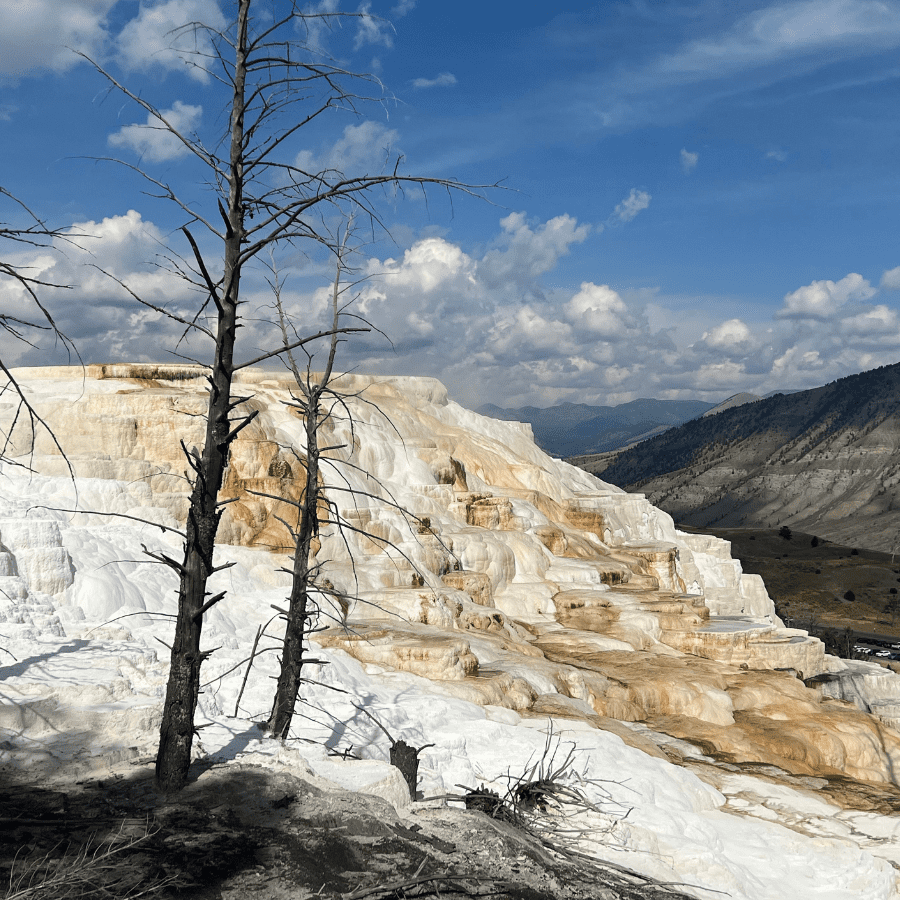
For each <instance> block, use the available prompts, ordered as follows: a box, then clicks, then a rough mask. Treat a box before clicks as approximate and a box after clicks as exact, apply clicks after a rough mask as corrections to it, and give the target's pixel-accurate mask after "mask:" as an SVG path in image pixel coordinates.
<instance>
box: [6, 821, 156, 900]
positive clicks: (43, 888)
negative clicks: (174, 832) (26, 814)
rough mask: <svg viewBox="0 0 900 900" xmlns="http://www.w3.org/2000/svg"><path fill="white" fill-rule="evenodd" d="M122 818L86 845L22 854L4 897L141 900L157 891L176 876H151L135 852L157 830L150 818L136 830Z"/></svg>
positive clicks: (16, 899) (12, 899)
mask: <svg viewBox="0 0 900 900" xmlns="http://www.w3.org/2000/svg"><path fill="white" fill-rule="evenodd" d="M134 831H135V828H134V826H133V825H130V824H128V823H127V822H123V823H122V824H121V825H120V826H119V828H118V830H116V831H115V832H114V833H113V834H111V835H107V836H105V837H103V838H99V839H98V838H97V837H96V835H93V836H91V838H89V839H88V841H87V842H86V843H84V844H82V845H81V846H74V847H73V846H72V845H66V846H65V847H62V846H60V845H57V846H56V847H54V848H53V849H52V850H50V851H49V852H46V853H36V852H32V853H23V854H21V855H17V856H16V859H15V861H14V862H13V866H12V868H11V870H10V875H9V886H8V889H7V891H6V894H5V897H4V900H89V898H101V897H102V898H107V900H108V898H115V900H137V898H139V897H151V896H155V895H158V894H159V893H160V892H161V891H162V890H163V889H164V888H165V887H167V886H168V885H170V884H171V883H172V881H173V879H171V878H160V879H152V880H149V881H148V880H147V878H146V876H145V873H144V870H143V867H142V866H140V865H138V864H137V863H136V862H135V861H133V860H132V859H131V858H130V857H131V856H132V855H133V854H135V853H136V852H140V851H141V850H142V845H143V844H144V843H145V842H146V841H147V840H148V839H149V838H151V837H152V836H153V834H154V833H155V832H154V831H153V830H152V829H151V828H150V826H149V824H148V823H146V822H145V823H143V824H142V825H141V826H139V828H138V831H137V833H133V832H134Z"/></svg>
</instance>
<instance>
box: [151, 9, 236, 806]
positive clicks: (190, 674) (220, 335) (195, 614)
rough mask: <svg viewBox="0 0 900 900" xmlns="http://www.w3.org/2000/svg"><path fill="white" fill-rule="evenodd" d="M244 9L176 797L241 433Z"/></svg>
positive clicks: (173, 682)
mask: <svg viewBox="0 0 900 900" xmlns="http://www.w3.org/2000/svg"><path fill="white" fill-rule="evenodd" d="M249 9H250V0H239V12H238V28H237V44H236V48H235V50H236V57H235V79H234V94H233V101H232V107H231V123H230V132H231V148H230V151H231V155H230V184H229V192H228V211H227V215H226V216H225V218H226V229H227V230H226V235H225V270H224V277H223V280H222V290H221V292H219V291H217V290H216V287H215V286H214V285H212V284H211V283H210V284H209V288H210V294H211V296H212V299H213V301H214V302H215V304H216V307H217V311H218V328H217V333H216V350H215V359H214V361H213V366H212V373H211V375H210V379H209V380H210V393H209V411H208V413H207V419H206V439H205V444H204V447H203V454H202V456H200V457H199V458H198V457H197V456H196V455H191V454H188V462H189V463H190V465H191V467H192V468H193V470H194V487H193V490H192V491H191V504H190V510H189V512H188V521H187V528H186V538H185V544H184V562H183V564H182V566H181V569H180V574H181V579H180V584H179V589H178V621H177V623H176V626H175V640H174V642H173V643H172V657H171V668H170V670H169V682H168V685H167V687H166V701H165V706H164V707H163V719H162V725H161V727H160V741H159V751H158V753H157V757H156V783H157V785H158V787H160V788H161V789H162V790H165V791H177V790H179V789H180V788H181V787H183V785H184V783H185V781H186V780H187V773H188V769H189V767H190V764H191V744H192V742H193V739H194V714H195V712H196V708H197V698H198V696H199V693H200V665H201V663H202V662H203V659H204V656H205V654H203V653H201V651H200V633H201V630H202V627H203V613H204V612H205V611H206V609H208V608H209V607H210V606H212V604H213V603H214V602H216V600H217V599H220V598H218V597H214V598H212V599H211V600H210V601H207V591H206V582H207V580H208V578H209V576H210V575H212V574H213V572H214V571H215V567H214V565H213V550H214V547H215V540H216V532H217V530H218V527H219V519H220V518H221V515H222V511H221V509H220V508H219V505H218V497H219V490H220V489H221V487H222V481H223V478H224V475H225V467H226V466H227V465H228V450H229V447H230V446H231V442H232V441H233V440H234V438H235V436H236V434H237V430H239V428H240V427H241V426H239V428H238V429H236V430H234V431H232V428H231V422H230V421H229V414H230V413H231V410H232V403H231V382H232V377H233V375H234V340H235V334H236V331H237V304H238V297H239V290H240V276H241V267H240V253H241V242H242V238H243V214H242V204H243V182H244V170H243V154H244V148H243V140H244V85H245V81H246V75H247V67H246V52H247V22H248V14H249ZM198 257H199V254H198ZM246 421H248V420H246V419H245V421H244V424H246Z"/></svg>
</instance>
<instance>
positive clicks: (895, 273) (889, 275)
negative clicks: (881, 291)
mask: <svg viewBox="0 0 900 900" xmlns="http://www.w3.org/2000/svg"><path fill="white" fill-rule="evenodd" d="M881 287H882V288H886V289H887V290H890V291H900V266H897V268H896V269H888V270H887V271H886V272H885V273H884V274H883V275H882V276H881Z"/></svg>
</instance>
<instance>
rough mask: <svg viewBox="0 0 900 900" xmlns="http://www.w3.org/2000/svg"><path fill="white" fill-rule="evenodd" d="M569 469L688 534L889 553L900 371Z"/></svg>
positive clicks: (898, 516)
mask: <svg viewBox="0 0 900 900" xmlns="http://www.w3.org/2000/svg"><path fill="white" fill-rule="evenodd" d="M573 461H574V462H577V464H579V465H581V467H582V468H585V469H587V470H588V471H590V472H593V473H594V474H598V475H601V477H602V478H603V479H604V480H605V481H609V482H611V483H613V484H616V485H619V486H620V487H625V488H627V489H628V490H629V491H640V492H642V493H644V494H646V495H647V497H648V499H649V500H650V501H651V502H652V503H653V504H654V505H656V506H659V507H661V508H662V509H664V510H665V511H666V512H668V513H670V514H671V515H672V516H673V517H674V518H675V519H676V520H677V521H680V522H684V523H685V524H688V525H693V526H697V527H701V528H710V527H719V528H725V527H736V526H748V527H773V526H779V525H785V524H786V525H789V526H790V527H791V528H794V529H798V530H801V531H804V532H808V533H811V534H816V535H819V537H824V538H828V539H829V540H832V541H835V542H839V543H843V544H847V545H849V546H856V547H866V548H869V549H873V550H883V551H887V552H890V551H892V550H893V549H894V547H895V546H896V545H897V542H898V539H900V365H893V366H885V367H883V368H881V369H876V370H873V371H871V372H863V373H861V374H859V375H853V376H850V377H848V378H843V379H841V380H839V381H836V382H833V383H832V384H829V385H825V386H824V387H821V388H816V389H815V390H811V391H803V392H801V393H797V394H791V395H790V396H784V395H776V396H775V397H770V398H768V399H765V400H760V401H757V402H755V403H750V404H746V405H744V406H740V407H737V408H735V409H729V410H725V411H724V412H722V413H719V414H718V415H715V416H709V417H705V418H702V419H698V420H695V421H692V422H687V423H686V424H684V425H682V426H680V427H679V428H675V429H672V430H671V431H668V432H666V433H665V434H662V435H659V436H658V437H656V438H652V439H650V440H648V441H644V442H643V443H641V444H639V445H637V446H635V447H632V448H630V449H629V450H625V451H623V452H622V453H620V454H618V455H616V456H615V457H612V458H611V457H610V456H606V457H600V458H590V457H582V458H579V459H578V460H573Z"/></svg>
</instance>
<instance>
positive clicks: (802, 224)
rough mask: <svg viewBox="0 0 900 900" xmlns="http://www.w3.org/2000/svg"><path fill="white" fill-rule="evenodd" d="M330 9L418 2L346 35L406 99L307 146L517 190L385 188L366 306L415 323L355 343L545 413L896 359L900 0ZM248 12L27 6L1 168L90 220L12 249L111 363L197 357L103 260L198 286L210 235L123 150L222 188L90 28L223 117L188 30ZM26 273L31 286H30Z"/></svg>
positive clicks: (385, 366)
mask: <svg viewBox="0 0 900 900" xmlns="http://www.w3.org/2000/svg"><path fill="white" fill-rule="evenodd" d="M279 2H280V0H279ZM270 3H271V0H265V2H264V3H263V2H260V8H263V7H265V6H266V4H270ZM321 8H324V9H334V8H341V9H343V10H348V11H353V10H358V9H363V10H364V11H365V10H368V11H370V12H371V13H373V14H376V15H378V16H381V17H384V19H386V20H390V22H391V23H392V27H390V26H388V25H387V24H386V22H385V21H383V20H378V21H374V20H373V21H363V22H360V21H359V20H355V21H353V22H348V23H346V24H345V26H344V27H343V28H342V29H340V30H338V31H335V32H332V33H329V34H323V35H320V36H319V38H318V40H319V41H320V45H321V49H325V50H327V51H328V52H330V53H331V54H333V55H334V57H335V58H337V59H339V60H340V61H341V63H342V64H346V65H347V66H348V67H352V68H354V70H356V71H368V72H373V73H375V74H377V75H378V77H379V78H380V79H381V80H382V82H383V83H384V85H385V86H386V87H387V89H388V90H389V91H390V93H391V94H392V95H393V97H394V98H396V99H395V100H390V101H389V102H387V103H384V104H373V105H370V106H366V107H364V108H362V110H361V114H360V115H359V116H357V117H352V116H349V115H347V114H340V113H338V114H335V115H334V116H333V117H331V118H330V119H328V120H327V121H323V122H322V123H321V124H318V125H316V126H315V127H314V128H310V129H306V130H305V131H304V132H301V139H299V140H298V141H297V142H295V144H294V146H292V147H291V148H290V152H291V153H292V154H293V155H294V156H295V158H300V157H301V156H302V157H303V158H304V159H305V160H306V161H307V162H310V163H313V164H316V163H318V164H319V165H322V166H325V165H337V166H340V167H342V168H343V169H345V170H346V171H348V172H349V171H354V172H365V173H372V172H374V171H377V170H378V169H379V168H380V167H381V166H382V165H383V164H384V160H385V158H387V157H388V156H391V155H396V154H397V153H402V154H403V155H404V166H405V171H406V172H408V173H410V174H422V175H434V176H438V177H456V178H459V179H461V180H463V181H466V182H471V183H491V182H494V181H497V180H500V179H502V180H503V184H504V185H505V187H506V188H508V189H507V190H503V191H494V192H491V193H490V194H489V197H490V200H491V201H492V202H491V203H484V202H479V201H474V200H468V199H465V198H457V199H456V200H455V201H454V203H453V206H452V208H451V207H450V205H449V204H448V203H447V202H446V201H445V200H444V199H443V198H442V197H441V196H440V195H439V194H438V195H433V196H432V197H431V199H430V201H429V203H428V204H427V205H426V204H425V203H423V202H422V201H421V199H420V198H419V197H418V195H408V196H407V197H406V198H405V199H398V200H392V199H390V198H385V201H384V204H383V206H382V207H381V208H382V211H383V213H384V217H385V221H386V222H387V224H388V225H389V226H390V231H391V237H392V240H387V239H385V238H383V237H379V239H378V240H377V241H375V242H374V243H370V244H369V245H368V246H366V247H365V248H364V251H363V252H362V253H361V254H360V255H359V257H358V265H359V267H360V269H361V270H362V271H363V272H364V273H366V274H367V275H368V276H369V277H368V279H367V280H366V281H365V282H364V284H363V286H362V287H361V289H360V297H359V300H358V308H359V309H360V311H361V312H363V313H364V314H365V315H367V316H368V317H369V318H371V320H372V321H373V323H374V324H376V325H377V326H378V327H380V328H382V329H383V330H384V331H385V332H386V333H387V334H388V335H389V336H390V338H391V340H392V342H393V346H392V347H391V346H389V345H387V344H386V343H385V342H384V341H383V340H380V339H379V340H376V339H374V338H362V339H359V340H356V341H354V342H353V343H351V344H350V345H348V346H347V347H346V348H345V356H344V364H345V366H346V367H348V368H349V367H357V368H359V369H361V370H366V371H379V372H393V373H397V374H416V375H430V376H435V377H438V378H440V379H441V380H442V381H444V382H445V383H446V384H447V385H448V387H449V388H450V391H451V394H452V395H453V396H454V397H455V398H457V399H459V400H460V401H461V402H463V403H465V404H467V405H478V404H479V403H482V402H487V401H491V402H494V403H498V404H500V405H506V406H518V405H523V404H526V403H532V404H535V405H539V406H546V405H551V404H553V403H556V402H560V401H564V400H571V401H574V402H588V403H618V402H624V401H627V400H630V399H634V398H637V397H651V396H652V397H661V398H699V399H705V400H709V401H710V402H715V401H718V400H721V399H724V398H725V397H727V396H729V395H730V394H733V393H737V392H739V391H753V392H756V393H767V392H769V391H772V390H776V389H800V388H805V387H813V386H816V385H819V384H823V383H825V382H827V381H830V380H833V379H834V378H837V377H840V376H843V375H846V374H850V373H853V372H858V371H862V370H864V369H868V368H873V367H875V366H878V365H883V364H887V363H892V362H895V361H897V359H898V358H900V244H898V235H900V221H898V220H900V203H898V193H900V164H898V159H900V152H898V149H900V148H898V143H900V140H898V129H900V119H898V117H897V115H896V110H897V109H898V100H900V54H898V50H900V0H790V2H781V3H771V2H770V3H764V2H745V0H727V2H718V0H693V2H690V3H686V2H685V3H682V2H667V0H657V2H649V0H647V2H645V0H631V2H605V0H604V2H599V3H597V2H595V3H586V2H568V3H566V2H562V3H556V4H553V6H552V9H551V7H550V5H548V4H519V3H515V4H514V3H510V2H506V0H495V2H490V3H483V2H482V3H478V4H476V3H472V2H468V0H463V2H457V3H455V4H453V5H449V4H433V3H426V2H424V0H418V2H413V0H391V2H388V3H385V4H381V3H379V2H378V0H372V2H371V3H366V4H364V5H363V6H362V7H359V6H350V5H344V6H341V7H338V6H337V2H336V0H325V2H324V3H323V4H322V5H321ZM230 9H231V4H230V3H228V2H226V0H152V2H151V0H148V2H140V3H139V2H135V0H118V2H116V0H29V2H27V3H25V4H21V3H20V4H2V5H0V79H2V85H3V91H2V94H0V129H2V141H0V158H2V172H3V177H2V180H0V184H2V186H3V187H5V188H7V189H8V190H10V191H12V192H14V193H15V194H16V195H17V196H19V197H20V198H21V199H23V200H24V201H26V202H27V203H28V204H29V205H30V206H31V207H32V208H33V209H34V210H35V212H37V213H38V214H39V215H41V216H42V217H44V218H46V219H47V220H48V221H49V222H50V223H52V224H53V225H56V226H63V227H67V226H71V227H72V229H73V231H75V232H78V233H79V234H81V235H87V236H89V237H86V238H84V239H83V240H81V246H80V247H73V246H71V245H65V244H61V245H60V249H61V250H62V251H64V252H63V254H62V255H54V254H52V253H50V252H48V251H47V250H41V251H30V250H28V249H27V248H21V247H9V246H7V247H0V252H2V253H3V254H4V256H3V258H5V259H10V260H12V261H14V262H16V263H18V264H20V265H23V266H26V265H27V266H29V267H30V269H29V271H33V272H40V273H42V275H43V276H44V277H46V278H48V279H49V280H56V281H60V282H64V283H68V284H72V285H74V288H73V289H72V290H69V291H66V292H61V291H52V290H49V291H47V292H45V294H44V295H43V296H44V297H45V299H46V302H47V303H48V305H49V306H50V307H51V308H52V309H53V310H54V314H55V315H56V316H57V318H58V320H59V322H60V324H61V325H62V326H63V328H64V330H65V331H66V332H67V333H68V334H69V335H70V336H71V337H72V338H73V339H74V340H75V342H76V344H77V346H78V347H79V350H80V351H81V353H82V356H83V358H84V359H85V360H86V361H91V362H102V361H109V360H116V359H154V360H165V359H172V358H173V357H171V356H169V355H168V354H167V353H166V350H167V349H172V348H174V346H175V341H176V340H177V334H175V333H174V332H173V331H172V330H171V329H170V328H168V327H167V325H166V324H165V323H161V322H159V321H156V320H154V319H153V318H152V317H150V316H148V315H147V314H145V313H144V312H142V311H140V310H139V309H136V308H135V306H134V304H133V302H132V301H131V300H130V298H129V297H128V296H127V295H126V294H125V293H124V292H123V291H122V290H121V289H120V288H118V286H117V285H115V283H114V282H111V281H110V279H108V278H106V277H105V276H103V275H102V274H100V273H99V271H98V269H97V268H95V266H99V267H101V268H103V269H106V270H108V271H111V272H112V273H113V274H115V275H116V277H118V278H120V279H122V280H124V281H126V282H127V283H128V284H129V286H132V287H133V288H135V289H136V290H140V291H145V292H148V293H149V294H150V295H151V296H153V297H156V298H158V299H160V300H162V299H164V300H165V302H167V303H171V304H173V308H176V307H177V308H179V309H182V308H183V309H189V308H190V304H191V303H192V302H194V299H193V298H192V297H191V296H190V295H189V294H186V293H185V291H184V288H183V286H182V285H180V284H179V283H178V282H177V280H173V279H172V278H171V276H169V275H168V274H167V273H166V272H165V270H164V269H162V268H160V266H159V262H160V259H161V258H160V255H159V254H160V253H161V252H162V248H163V247H165V246H166V245H169V246H175V248H176V249H179V250H181V249H183V248H181V247H179V246H178V240H179V236H178V232H177V229H178V227H179V225H181V224H182V221H183V216H182V215H181V214H180V213H179V212H178V211H177V210H176V209H174V208H173V207H172V206H171V205H170V204H167V203H164V202H161V201H158V200H154V199H153V198H151V197H148V196H147V195H146V193H145V190H146V185H142V184H141V182H140V180H139V179H137V178H135V177H134V176H133V174H132V173H130V172H129V170H127V169H126V168H124V167H121V166H117V165H115V164H113V163H109V162H101V161H97V159H96V158H97V157H109V156H115V157H118V158H120V159H121V160H123V161H125V162H126V163H129V164H137V163H138V162H140V163H141V164H142V165H143V167H144V168H145V169H146V170H147V171H148V172H150V173H151V174H152V175H153V176H154V177H157V178H163V179H164V180H167V181H170V182H171V183H172V184H173V185H177V186H178V188H179V190H182V191H184V192H185V193H186V194H188V195H190V196H191V197H192V198H193V199H196V201H197V202H198V203H206V204H208V203H209V202H210V195H209V194H207V193H204V191H203V190H202V185H201V184H200V181H199V179H200V177H201V174H202V173H200V172H199V170H198V169H197V168H196V167H194V166H193V165H192V163H191V161H190V159H188V158H185V156H184V155H182V154H180V152H179V148H178V146H177V145H176V144H174V143H172V142H171V140H166V138H165V136H164V135H162V134H161V132H159V131H158V130H154V129H151V128H148V127H147V123H148V119H147V114H146V113H145V112H142V111H141V110H139V109H138V108H137V107H136V106H135V105H134V104H132V103H130V102H129V101H127V100H126V99H125V98H123V97H122V96H121V95H119V94H116V93H115V92H112V93H111V92H109V91H108V90H107V86H106V84H105V82H104V80H103V79H102V77H101V76H100V75H99V74H98V73H97V72H96V71H95V70H93V69H92V68H91V66H89V65H88V64H87V63H86V62H85V61H84V60H82V59H81V58H80V57H78V56H77V55H75V54H74V53H73V52H72V49H67V48H76V49H80V50H82V51H83V52H85V53H87V54H89V55H90V56H91V57H93V58H94V59H96V60H97V61H98V62H100V63H101V64H102V65H103V66H104V67H106V68H108V70H109V71H110V72H111V73H112V74H114V75H115V76H116V77H117V78H121V79H122V80H123V81H124V82H125V83H126V84H128V85H129V87H131V88H132V89H133V90H135V92H137V93H140V94H141V95H142V96H146V97H147V98H148V99H150V100H151V101H152V102H153V103H154V104H156V105H157V106H158V107H159V108H160V109H163V110H167V111H171V115H172V116H173V117H174V119H175V120H177V121H178V122H179V123H180V124H181V125H182V126H183V127H185V128H187V129H190V130H193V131H196V133H197V134H198V135H200V136H201V137H202V138H203V139H204V140H207V141H212V140H214V139H215V135H216V132H217V129H219V128H220V127H221V115H220V112H221V109H222V97H221V95H219V94H217V92H216V85H215V81H214V80H213V79H210V78H209V77H208V76H207V74H206V73H205V72H204V71H203V70H202V69H200V70H198V69H197V68H196V67H195V68H193V69H187V68H186V67H185V66H184V63H183V59H181V58H180V57H179V55H178V53H177V52H176V51H173V50H172V49H171V40H172V39H171V35H170V34H169V29H171V27H172V25H173V24H176V23H179V22H181V21H187V20H193V19H199V20H203V21H207V22H211V23H213V24H217V23H218V24H220V23H224V22H225V21H226V19H227V18H228V16H229V15H230ZM0 215H3V216H4V218H5V219H6V220H10V219H11V218H14V216H15V213H14V211H13V210H12V209H11V208H9V207H6V208H4V209H3V212H2V213H0ZM281 264H282V265H283V266H284V268H283V270H282V274H284V275H286V276H287V279H288V281H287V287H286V292H287V293H286V296H287V298H288V300H289V303H290V304H291V308H292V310H293V311H294V312H295V313H296V314H297V315H298V316H299V317H300V319H301V321H302V322H303V323H306V322H308V323H309V325H310V327H315V326H317V323H318V322H319V320H320V317H321V314H322V312H323V308H324V285H325V284H326V283H327V280H328V278H329V273H328V271H327V266H325V264H324V262H323V261H322V260H321V259H320V258H318V257H316V255H315V254H312V255H311V258H310V259H304V258H302V257H300V256H298V255H296V254H295V255H294V256H293V257H284V258H283V259H282V260H281ZM245 296H246V297H247V298H248V301H249V305H248V308H247V311H246V312H247V327H246V329H245V331H244V332H243V333H242V335H241V338H242V340H243V341H244V344H243V351H244V356H245V358H247V357H250V356H253V355H256V353H258V352H259V348H263V347H265V346H267V344H266V341H267V335H266V333H265V329H264V327H263V325H262V324H260V322H259V320H260V319H261V318H264V316H263V313H262V312H261V311H262V310H264V309H265V306H266V304H267V303H268V298H267V294H266V290H265V284H264V282H263V281H262V279H261V277H260V276H259V275H257V276H255V277H254V276H250V278H249V279H248V281H247V293H246V295H245ZM0 297H2V298H3V306H4V307H5V309H6V310H8V311H16V310H20V309H22V308H23V305H24V299H23V298H22V297H21V296H20V295H19V294H18V293H17V292H16V290H15V288H14V287H12V286H10V285H3V284H0ZM254 311H256V315H254ZM38 344H39V346H38V348H36V349H29V348H28V347H26V346H24V345H22V344H17V343H15V342H13V341H11V340H10V339H9V338H8V337H3V338H2V339H0V352H2V354H3V356H2V358H3V359H4V361H6V362H7V363H18V364H28V365H34V364H41V363H44V362H50V361H60V360H61V358H62V357H61V356H60V352H59V350H58V349H57V350H54V349H53V348H52V346H50V345H49V344H48V343H47V342H46V341H45V342H44V345H43V346H41V345H40V342H38ZM182 349H183V348H182ZM191 351H192V352H196V353H197V354H198V355H199V356H200V357H201V358H202V354H204V353H206V352H207V351H206V350H205V349H204V348H202V347H197V348H191Z"/></svg>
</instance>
